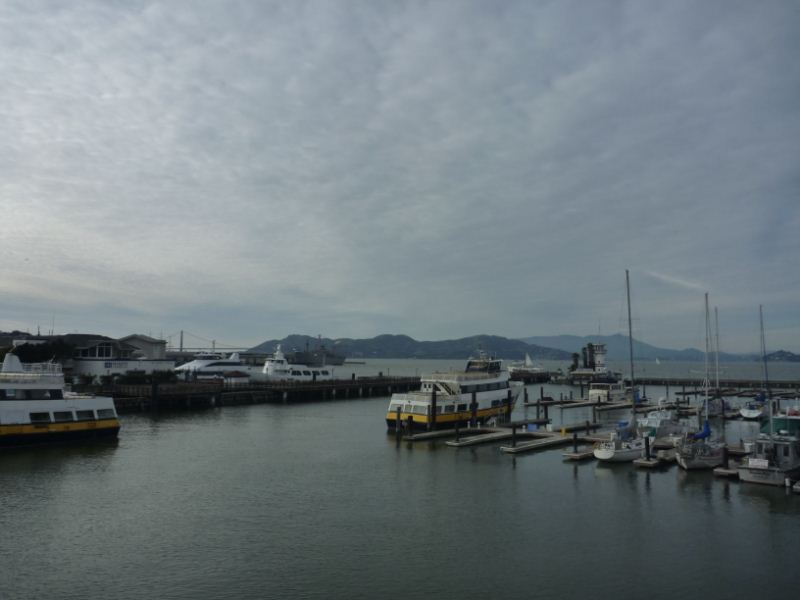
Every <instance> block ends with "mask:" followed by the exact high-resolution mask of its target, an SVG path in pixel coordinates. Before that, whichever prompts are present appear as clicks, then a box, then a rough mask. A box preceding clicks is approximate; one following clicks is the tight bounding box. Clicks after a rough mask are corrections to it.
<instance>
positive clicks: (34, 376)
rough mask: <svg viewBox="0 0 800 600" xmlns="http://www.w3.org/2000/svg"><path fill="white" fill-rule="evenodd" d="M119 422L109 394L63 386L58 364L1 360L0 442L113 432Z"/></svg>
mask: <svg viewBox="0 0 800 600" xmlns="http://www.w3.org/2000/svg"><path fill="white" fill-rule="evenodd" d="M9 357H10V360H9ZM119 427H120V424H119V420H118V418H117V413H116V410H115V408H114V402H113V399H111V398H106V397H95V396H83V395H78V394H70V393H65V392H64V377H63V374H62V372H61V366H60V365H58V364H52V363H41V364H26V365H22V364H21V363H20V362H19V359H18V358H17V357H16V356H14V355H7V357H6V360H4V361H3V370H2V371H0V446H9V445H18V444H36V443H42V442H51V441H64V440H70V439H76V438H99V437H116V435H117V433H118V432H119Z"/></svg>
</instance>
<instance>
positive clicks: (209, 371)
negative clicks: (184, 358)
mask: <svg viewBox="0 0 800 600" xmlns="http://www.w3.org/2000/svg"><path fill="white" fill-rule="evenodd" d="M262 356H263V355H262ZM258 359H260V357H258V358H257V359H254V360H248V359H247V358H245V357H242V356H241V355H240V354H239V353H238V352H234V353H232V354H231V355H230V356H228V357H227V358H225V357H224V356H223V355H222V354H218V353H215V352H206V353H201V354H197V355H195V357H194V360H192V361H190V362H188V363H184V364H182V365H181V366H179V367H175V369H174V371H175V373H177V374H178V376H179V377H185V378H187V379H225V378H226V377H227V376H228V375H231V374H241V373H244V374H246V375H248V376H249V377H250V379H251V380H252V381H264V380H265V377H264V373H263V367H262V364H261V361H260V360H258Z"/></svg>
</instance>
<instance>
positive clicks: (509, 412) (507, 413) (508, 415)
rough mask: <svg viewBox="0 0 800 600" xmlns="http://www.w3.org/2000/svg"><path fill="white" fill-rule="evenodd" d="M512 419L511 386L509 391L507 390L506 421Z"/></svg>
mask: <svg viewBox="0 0 800 600" xmlns="http://www.w3.org/2000/svg"><path fill="white" fill-rule="evenodd" d="M510 420H511V388H508V392H506V416H505V419H504V422H506V423H507V422H508V421H510Z"/></svg>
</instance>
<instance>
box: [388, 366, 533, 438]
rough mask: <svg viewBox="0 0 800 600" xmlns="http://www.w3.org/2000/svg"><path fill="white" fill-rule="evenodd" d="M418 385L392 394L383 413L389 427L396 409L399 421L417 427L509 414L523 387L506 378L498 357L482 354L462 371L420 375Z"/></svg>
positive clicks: (465, 422)
mask: <svg viewBox="0 0 800 600" xmlns="http://www.w3.org/2000/svg"><path fill="white" fill-rule="evenodd" d="M420 384H421V386H420V389H419V390H418V391H414V392H410V393H407V394H392V398H391V400H390V401H389V408H388V412H387V413H386V425H387V426H388V427H389V429H394V428H395V426H396V423H397V416H398V410H399V413H400V420H401V421H402V423H403V424H408V423H409V422H410V423H411V424H412V427H413V428H416V429H428V428H431V429H442V428H447V427H454V426H455V425H456V423H458V424H459V425H466V424H467V423H469V421H470V419H472V418H473V416H474V418H475V420H476V422H477V423H484V422H485V421H486V420H488V419H490V418H492V417H498V416H500V415H510V413H511V411H512V410H513V409H514V403H515V402H516V400H517V397H518V396H519V394H520V392H521V391H522V388H523V387H524V386H523V384H522V383H521V382H518V381H510V380H509V375H508V371H507V370H506V369H504V368H503V365H502V361H501V360H499V359H495V358H490V357H488V356H486V355H485V354H483V353H482V354H481V356H480V357H478V358H470V359H469V360H468V361H467V366H466V368H465V369H464V371H463V372H460V371H451V372H449V373H433V374H431V375H423V377H422V378H421V380H420ZM473 398H474V399H475V402H476V406H474V407H472V401H473Z"/></svg>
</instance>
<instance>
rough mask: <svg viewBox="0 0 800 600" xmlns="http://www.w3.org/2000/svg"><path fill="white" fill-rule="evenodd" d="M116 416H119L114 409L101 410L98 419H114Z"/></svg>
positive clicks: (98, 412)
mask: <svg viewBox="0 0 800 600" xmlns="http://www.w3.org/2000/svg"><path fill="white" fill-rule="evenodd" d="M116 416H117V414H116V413H115V412H114V409H113V408H101V409H99V410H98V411H97V418H98V419H113V418H114V417H116Z"/></svg>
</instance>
